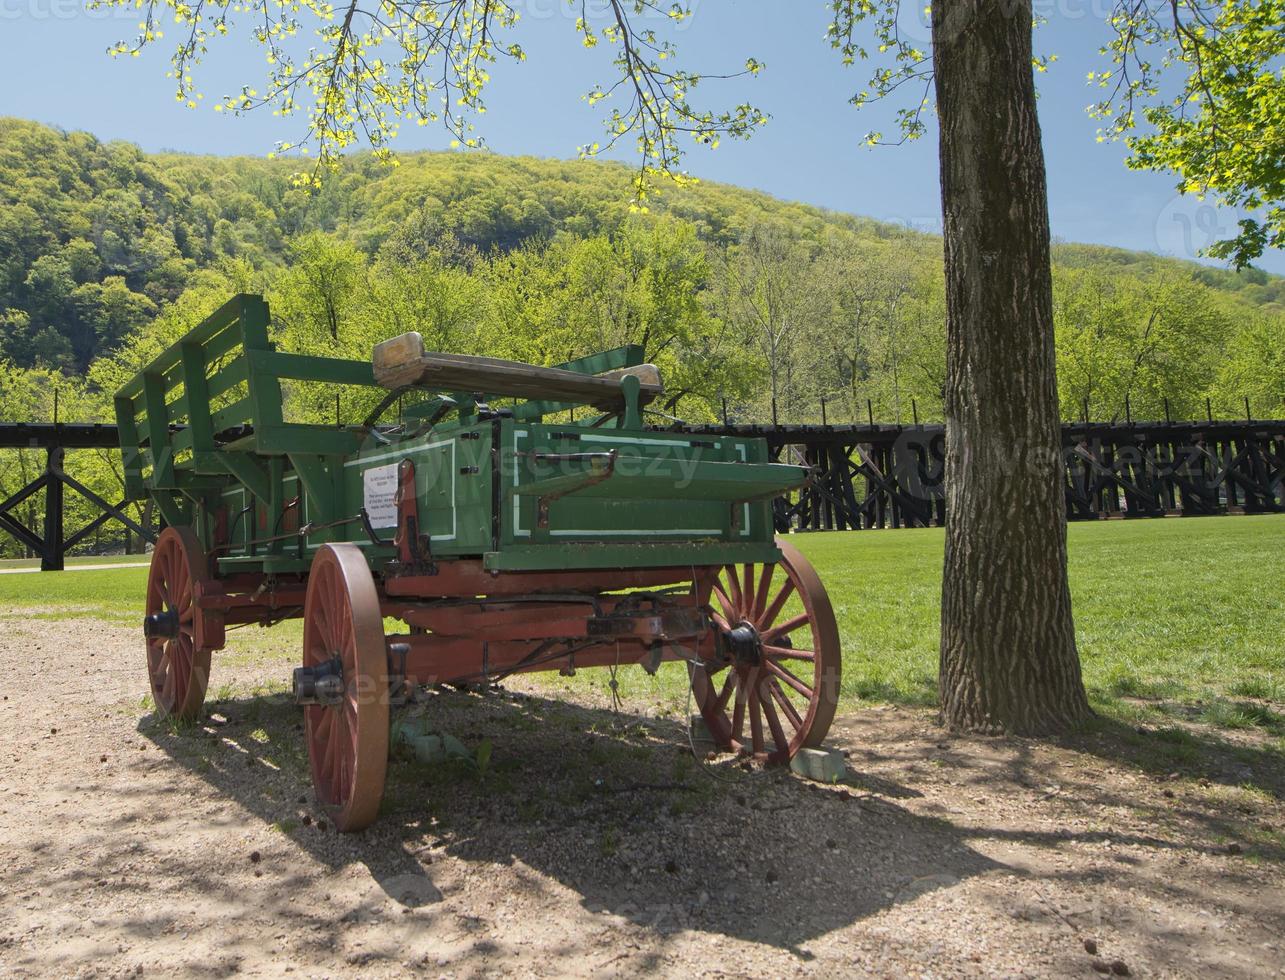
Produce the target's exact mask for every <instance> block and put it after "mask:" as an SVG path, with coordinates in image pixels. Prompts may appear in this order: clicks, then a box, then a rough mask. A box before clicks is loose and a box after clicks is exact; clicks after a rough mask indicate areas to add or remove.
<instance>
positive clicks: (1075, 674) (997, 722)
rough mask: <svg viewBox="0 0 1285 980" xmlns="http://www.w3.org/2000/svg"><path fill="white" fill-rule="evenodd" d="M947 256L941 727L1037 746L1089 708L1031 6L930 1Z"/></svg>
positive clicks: (1012, 0) (1020, 1) (1025, 0)
mask: <svg viewBox="0 0 1285 980" xmlns="http://www.w3.org/2000/svg"><path fill="white" fill-rule="evenodd" d="M932 19H933V67H934V70H935V83H934V84H935V85H936V94H937V111H938V115H939V123H940V132H941V137H940V139H941V148H940V149H941V194H942V212H943V222H944V224H943V231H944V237H945V249H946V321H947V379H946V474H945V475H946V488H947V498H946V514H947V523H946V562H945V569H944V579H943V586H942V631H941V663H940V677H939V680H940V686H941V703H942V715H943V720H944V722H945V723H946V725H947V726H949V727H950V728H953V729H958V730H966V731H974V732H987V733H1000V732H1011V733H1015V734H1024V735H1037V734H1048V733H1051V732H1055V731H1060V730H1065V729H1067V728H1070V727H1073V726H1074V725H1076V724H1078V723H1079V722H1081V721H1082V720H1083V719H1085V718H1086V717H1087V716H1088V715H1089V713H1090V711H1089V706H1088V701H1087V699H1086V697H1085V693H1084V684H1083V681H1082V680H1081V677H1080V661H1079V656H1078V654H1077V652H1076V648H1075V631H1074V626H1073V623H1072V619H1071V596H1070V590H1069V588H1068V586H1067V578H1066V510H1065V507H1066V505H1065V502H1064V496H1063V495H1064V490H1063V487H1062V482H1061V481H1062V468H1061V465H1060V454H1061V429H1060V424H1059V420H1058V402H1057V383H1056V377H1055V367H1054V347H1053V310H1052V306H1053V299H1052V283H1051V276H1050V268H1049V224H1048V193H1047V188H1046V185H1045V178H1044V154H1043V149H1042V147H1041V143H1040V128H1039V122H1038V120H1037V118H1036V111H1035V83H1034V77H1033V69H1032V65H1031V3H1030V0H934V2H933V4H932Z"/></svg>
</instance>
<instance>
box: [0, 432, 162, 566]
mask: <svg viewBox="0 0 1285 980" xmlns="http://www.w3.org/2000/svg"><path fill="white" fill-rule="evenodd" d="M119 445H120V442H119V440H118V438H117V435H116V426H114V425H100V424H98V423H78V422H31V423H28V422H0V449H43V450H44V452H45V468H44V472H43V473H41V474H40V475H39V476H38V477H36V478H35V479H34V480H32V481H31V482H30V483H28V484H27V485H26V486H25V487H22V488H21V489H19V490H18V491H17V492H16V493H14V494H12V495H11V496H9V497H8V499H6V500H3V501H0V531H7V532H8V533H9V534H10V535H12V536H13V537H15V538H17V539H18V541H20V542H21V543H22V544H24V545H25V546H26V547H28V548H30V549H31V550H32V551H33V552H35V553H36V554H37V555H39V556H40V569H41V571H45V572H58V571H62V568H63V563H64V559H65V556H66V554H67V551H68V550H69V549H71V548H73V547H75V546H76V545H77V544H79V543H80V542H81V541H83V540H84V539H85V538H87V537H88V536H89V535H91V534H93V533H94V532H95V531H96V530H98V528H100V527H101V526H102V525H103V524H105V523H107V522H108V521H110V520H116V521H119V522H120V523H121V524H123V525H125V527H127V528H129V529H130V530H131V531H133V532H134V533H135V534H137V535H139V536H140V537H143V538H146V539H147V540H148V541H151V542H153V543H155V541H156V532H155V531H152V530H150V529H149V528H145V527H143V526H141V525H139V524H138V523H136V522H135V521H134V520H133V519H132V518H130V517H129V516H128V515H127V514H126V513H125V505H126V503H127V502H128V501H125V500H122V501H121V502H120V503H118V504H115V505H113V504H111V503H109V502H108V501H106V500H104V499H103V498H102V497H100V496H99V495H98V494H96V493H95V492H94V491H93V490H91V489H89V487H87V486H85V485H84V484H83V483H81V482H80V481H79V480H77V479H75V478H74V477H72V476H70V475H68V474H67V473H66V472H65V471H64V470H63V461H64V459H65V457H66V454H67V450H69V449H115V448H118V447H119ZM66 488H70V489H71V490H73V491H74V492H76V493H78V494H80V495H81V496H82V497H84V498H85V499H86V500H88V501H89V502H90V503H91V504H92V505H93V506H94V508H95V509H96V510H97V511H98V513H97V514H96V515H95V516H94V518H93V520H91V521H90V522H89V523H88V524H86V525H85V526H84V527H82V528H80V529H79V530H76V531H74V532H72V533H71V534H66V533H65V528H64V512H63V498H64V490H65V489H66ZM42 492H43V493H44V504H45V514H44V524H43V527H42V528H41V529H40V531H39V533H37V531H36V529H35V528H31V527H28V526H27V525H26V524H24V523H23V522H22V521H21V520H20V519H19V518H18V516H17V515H16V514H14V513H13V509H14V508H15V507H17V506H18V505H19V504H20V503H22V502H23V501H24V500H27V499H28V498H30V497H31V496H33V495H34V494H38V493H42Z"/></svg>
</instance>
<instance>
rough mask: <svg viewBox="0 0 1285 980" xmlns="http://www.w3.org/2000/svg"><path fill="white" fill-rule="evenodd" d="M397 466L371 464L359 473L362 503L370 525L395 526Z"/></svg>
mask: <svg viewBox="0 0 1285 980" xmlns="http://www.w3.org/2000/svg"><path fill="white" fill-rule="evenodd" d="M397 467H398V464H397V463H389V464H388V465H387V466H372V467H371V468H370V469H368V470H366V471H365V472H364V473H362V475H361V480H362V504H363V505H364V506H365V508H366V516H367V517H369V518H370V526H371V527H396V526H397Z"/></svg>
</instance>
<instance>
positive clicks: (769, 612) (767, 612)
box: [755, 578, 794, 630]
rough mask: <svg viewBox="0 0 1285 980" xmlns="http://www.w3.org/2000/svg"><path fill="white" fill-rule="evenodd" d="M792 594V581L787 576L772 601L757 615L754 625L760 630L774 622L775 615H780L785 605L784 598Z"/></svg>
mask: <svg viewBox="0 0 1285 980" xmlns="http://www.w3.org/2000/svg"><path fill="white" fill-rule="evenodd" d="M793 594H794V583H793V582H792V581H790V580H789V579H788V578H787V579H786V580H785V584H784V585H782V586H781V591H780V592H778V593H777V594H776V597H775V598H774V599H773V600H772V602H771V603H770V604H769V605H768V606H767V608H765V609H764V610H763V612H762V613H761V614H760V615H759V617H758V619H757V620H756V622H755V625H757V626H758V628H759V629H761V630H762V629H766V628H767V627H769V626H771V625H772V624H773V623H774V622H776V617H777V616H779V615H781V609H782V608H783V607H784V606H785V603H786V600H787V599H789V598H790V596H791V595H793Z"/></svg>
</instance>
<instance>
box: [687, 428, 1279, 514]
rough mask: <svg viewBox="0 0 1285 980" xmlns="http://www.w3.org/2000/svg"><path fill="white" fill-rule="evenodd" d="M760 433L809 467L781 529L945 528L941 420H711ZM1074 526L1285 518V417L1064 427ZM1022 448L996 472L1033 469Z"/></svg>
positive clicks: (786, 458)
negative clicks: (808, 478) (1126, 520)
mask: <svg viewBox="0 0 1285 980" xmlns="http://www.w3.org/2000/svg"><path fill="white" fill-rule="evenodd" d="M687 428H688V430H689V431H692V432H693V433H705V434H709V435H719V434H723V433H726V434H729V435H755V436H760V437H762V438H764V439H766V440H767V441H768V445H769V446H770V447H771V451H772V454H773V457H774V458H776V459H779V460H781V461H783V462H801V463H805V464H806V465H808V466H810V467H812V468H813V469H814V471H815V472H816V477H815V479H814V480H813V482H812V484H811V485H810V486H809V487H807V488H805V489H804V490H803V491H802V492H799V493H795V494H792V495H791V496H790V497H789V498H787V499H782V500H778V501H777V509H776V515H777V524H778V530H781V531H786V530H792V531H830V530H849V529H850V530H861V529H866V528H900V527H930V526H935V525H941V524H942V523H944V521H945V517H946V510H945V493H944V489H943V482H942V474H943V470H944V460H945V453H946V439H945V432H944V429H943V427H942V426H940V425H914V426H899V425H710V426H688V427H687ZM1062 456H1063V463H1064V466H1065V472H1066V482H1065V487H1066V508H1067V517H1068V518H1070V519H1071V520H1099V519H1104V518H1121V517H1164V516H1170V515H1200V514H1256V513H1271V512H1281V511H1285V421H1282V420H1254V421H1212V422H1209V421H1207V422H1130V423H1105V422H1088V423H1083V422H1075V423H1067V424H1066V425H1064V426H1063V428H1062ZM1025 462H1026V461H1025V460H1024V459H1023V455H1022V453H1021V452H1020V451H1017V450H1014V451H1013V452H1012V453H1010V454H1008V455H1007V457H1003V456H1001V458H999V459H997V460H996V463H997V465H1000V466H1005V467H1009V468H1014V469H1015V468H1016V467H1019V466H1022V465H1025Z"/></svg>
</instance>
